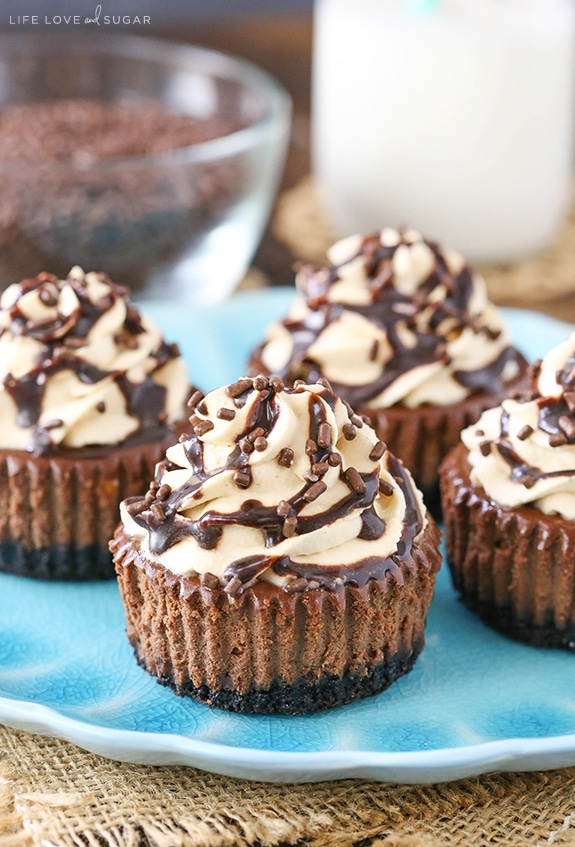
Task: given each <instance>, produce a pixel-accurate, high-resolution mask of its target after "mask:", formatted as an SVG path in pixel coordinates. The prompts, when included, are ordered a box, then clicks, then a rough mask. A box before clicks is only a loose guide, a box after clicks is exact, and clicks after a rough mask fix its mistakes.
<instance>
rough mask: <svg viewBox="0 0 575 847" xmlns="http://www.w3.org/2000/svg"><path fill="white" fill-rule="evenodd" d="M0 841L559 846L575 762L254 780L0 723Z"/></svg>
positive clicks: (570, 828) (183, 846)
mask: <svg viewBox="0 0 575 847" xmlns="http://www.w3.org/2000/svg"><path fill="white" fill-rule="evenodd" d="M0 745H1V750H2V761H1V763H0V833H2V834H1V835H0V847H52V846H53V845H55V847H232V845H233V847H256V846H257V847H288V845H290V847H291V845H294V846H295V845H297V846H298V847H304V845H305V847H368V845H369V847H453V846H454V845H461V847H488V845H489V847H491V845H500V847H511V845H520V847H543V845H549V844H554V845H558V847H559V846H561V847H565V846H566V845H571V847H572V845H575V768H569V769H568V770H562V771H549V772H546V773H532V774H516V775H512V774H502V775H499V776H485V777H481V778H475V779H467V780H462V781H459V782H454V783H446V784H443V785H439V786H394V785H386V784H383V783H377V782H369V781H366V780H355V781H352V780H344V781H339V782H324V783H317V784H314V785H263V784H258V783H253V782H247V781H245V780H238V779H231V778H228V777H221V776H215V775H212V774H208V773H203V772H201V771H197V770H194V769H192V768H183V767H173V768H169V767H146V766H142V765H129V764H121V763H118V762H113V761H109V760H107V759H103V758H101V757H99V756H95V755H92V754H90V753H85V752H83V751H81V750H78V749H77V748H76V747H74V746H72V745H71V744H68V743H66V742H64V741H60V740H57V739H49V738H41V737H39V736H36V735H30V734H28V733H25V732H19V731H18V732H17V731H15V730H10V729H6V728H0Z"/></svg>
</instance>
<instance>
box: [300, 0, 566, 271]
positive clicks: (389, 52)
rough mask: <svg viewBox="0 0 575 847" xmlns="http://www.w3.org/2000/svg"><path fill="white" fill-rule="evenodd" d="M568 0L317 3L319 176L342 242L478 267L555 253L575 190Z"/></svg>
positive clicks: (315, 148) (315, 140)
mask: <svg viewBox="0 0 575 847" xmlns="http://www.w3.org/2000/svg"><path fill="white" fill-rule="evenodd" d="M574 21H575V7H574V4H573V2H572V0H439V1H438V2H437V0H436V2H434V0H403V2H400V0H316V6H315V21H314V65H313V107H312V157H313V171H314V175H315V177H316V180H317V182H318V183H319V186H320V189H321V192H322V196H323V201H324V207H325V213H326V215H327V216H328V218H329V219H330V221H331V223H332V225H334V227H335V228H336V229H337V230H339V232H340V234H342V235H345V234H350V233H352V232H364V233H367V232H371V231H374V230H377V229H381V228H382V227H383V226H398V225H402V224H403V225H406V226H410V227H415V228H417V229H419V230H420V231H422V232H423V233H424V234H425V235H426V237H428V238H432V239H436V240H439V241H442V242H444V243H445V244H448V245H449V246H450V247H454V248H456V249H458V250H460V251H461V252H462V253H464V255H465V256H466V258H468V259H469V260H470V261H481V262H507V261H512V260H515V259H519V258H521V257H523V256H527V255H529V254H532V253H534V252H536V251H538V250H540V249H541V248H543V247H544V246H545V245H547V244H548V243H549V241H550V240H551V239H552V237H553V236H554V234H556V231H557V228H558V226H559V224H560V223H561V220H562V218H563V216H564V214H565V211H566V208H567V205H568V202H569V198H570V193H571V186H572V174H573V164H574V145H573V137H574V134H573V128H574V120H573V117H574V111H575V49H574V47H575V37H574V33H575V24H574Z"/></svg>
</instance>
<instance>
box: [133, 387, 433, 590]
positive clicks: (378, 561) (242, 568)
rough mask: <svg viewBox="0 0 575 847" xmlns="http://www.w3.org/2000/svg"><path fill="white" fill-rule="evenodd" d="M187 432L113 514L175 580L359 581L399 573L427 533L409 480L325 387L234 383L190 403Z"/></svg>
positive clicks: (230, 585) (237, 585) (233, 586)
mask: <svg viewBox="0 0 575 847" xmlns="http://www.w3.org/2000/svg"><path fill="white" fill-rule="evenodd" d="M196 399H197V398H196ZM191 423H192V426H193V433H192V434H191V435H189V436H182V439H183V440H181V441H180V442H179V443H178V444H176V445H174V446H173V447H171V448H170V449H169V450H168V451H167V454H166V460H165V461H164V462H163V463H161V464H160V465H159V466H158V472H157V475H156V479H155V481H154V482H153V483H152V486H151V488H150V491H149V492H148V494H147V495H146V496H145V497H143V498H142V497H134V498H130V499H129V500H127V501H125V502H124V503H123V504H122V507H121V509H122V520H123V523H124V527H125V529H126V531H127V532H128V533H129V534H131V535H133V536H136V537H138V538H139V539H140V544H141V548H142V550H143V552H144V554H145V556H146V557H147V558H150V559H152V560H153V561H154V562H156V563H159V564H161V565H163V566H164V567H166V568H167V569H168V570H170V571H172V572H174V573H177V574H190V573H197V574H210V575H213V576H215V577H217V579H218V580H219V581H220V582H221V583H222V584H224V585H225V586H226V590H228V592H229V593H230V594H234V593H236V592H237V591H240V590H242V588H243V587H245V586H246V585H249V584H251V583H252V582H253V581H254V580H256V579H264V580H268V581H271V582H275V583H277V584H280V585H290V584H295V582H296V581H297V580H299V582H298V583H297V584H298V585H299V584H302V583H303V581H305V580H307V581H308V582H310V581H311V582H313V581H314V580H315V581H316V582H318V583H324V584H329V585H333V584H341V583H343V582H347V581H349V580H353V581H356V582H358V583H359V584H364V583H365V582H366V581H367V580H368V579H369V578H370V577H371V576H375V575H380V576H383V574H384V573H385V572H386V571H394V572H398V566H397V562H396V561H395V560H394V557H396V558H397V557H399V558H401V556H403V555H407V554H408V553H409V549H410V546H411V541H412V540H413V538H414V537H416V536H418V535H419V533H420V532H421V531H422V530H423V528H424V526H425V521H426V518H425V509H424V507H423V502H422V499H421V495H420V494H419V492H418V491H417V489H416V488H415V486H414V484H413V481H412V479H411V477H410V475H409V473H408V472H407V471H406V470H405V469H404V468H403V467H402V465H401V464H400V463H399V461H398V460H397V459H395V458H394V457H393V456H391V455H390V454H389V453H388V452H387V451H386V449H385V445H384V444H383V443H382V442H380V441H379V440H378V439H377V436H376V435H375V433H374V431H373V430H372V429H371V428H370V427H369V426H367V425H365V424H364V423H363V421H362V420H361V419H359V418H358V417H357V416H356V415H354V414H353V412H351V410H350V409H349V408H348V407H346V405H345V404H344V403H343V402H342V401H341V400H340V399H339V398H338V397H336V395H335V394H333V392H332V391H331V390H330V389H329V388H328V387H327V386H325V385H304V384H298V385H297V386H296V387H295V388H293V389H285V390H284V389H283V385H282V383H281V380H279V379H277V378H274V377H272V379H271V380H270V381H268V380H267V379H266V378H264V377H257V378H256V379H255V380H254V381H252V380H251V379H247V378H243V379H242V380H239V382H238V383H236V384H234V385H232V386H227V387H226V388H220V389H217V390H215V391H212V392H211V393H209V394H208V395H207V396H206V397H205V398H204V399H201V398H200V399H198V402H197V406H196V409H195V414H194V415H193V416H192V418H191Z"/></svg>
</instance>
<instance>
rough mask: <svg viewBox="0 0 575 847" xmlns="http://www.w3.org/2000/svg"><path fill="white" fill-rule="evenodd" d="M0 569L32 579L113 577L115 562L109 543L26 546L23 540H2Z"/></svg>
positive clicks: (66, 580)
mask: <svg viewBox="0 0 575 847" xmlns="http://www.w3.org/2000/svg"><path fill="white" fill-rule="evenodd" d="M0 571H3V572H4V573H11V574H14V575H15V576H26V577H30V578H32V579H51V580H52V579H53V580H60V581H63V582H72V581H86V580H100V579H112V578H113V577H114V576H115V573H114V564H113V562H112V559H111V557H110V552H109V550H108V548H107V547H104V546H102V545H99V544H87V545H86V546H84V547H76V546H75V545H73V544H54V545H52V546H50V547H40V548H38V549H31V550H30V549H26V548H25V547H24V546H23V545H22V544H20V543H19V542H14V541H6V542H4V543H3V544H1V543H0Z"/></svg>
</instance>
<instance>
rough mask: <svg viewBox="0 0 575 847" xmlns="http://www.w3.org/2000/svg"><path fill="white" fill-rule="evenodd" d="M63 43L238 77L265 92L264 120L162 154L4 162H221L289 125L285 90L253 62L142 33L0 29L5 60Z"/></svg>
mask: <svg viewBox="0 0 575 847" xmlns="http://www.w3.org/2000/svg"><path fill="white" fill-rule="evenodd" d="M63 44H65V45H66V50H65V55H66V56H74V55H75V54H86V53H87V54H92V55H101V56H110V57H116V58H126V59H139V60H140V61H144V62H152V63H155V64H158V65H165V66H169V65H172V66H173V67H174V69H176V68H178V67H179V68H182V69H183V68H185V67H186V66H188V67H190V68H192V69H194V70H197V71H199V72H200V73H202V74H204V75H208V76H212V77H218V78H220V79H233V80H239V81H240V82H241V83H242V84H243V85H244V86H246V85H247V86H251V87H252V88H254V89H257V90H259V91H260V92H261V93H262V94H263V95H264V97H265V98H266V101H267V102H266V108H265V109H264V113H263V115H262V116H261V117H260V118H258V119H257V120H256V121H254V122H253V123H251V124H249V125H248V126H246V127H243V128H242V129H239V130H235V131H234V132H230V133H228V134H227V135H222V136H218V137H217V138H212V139H209V140H207V141H200V142H197V143H195V144H190V145H187V146H185V147H177V148H175V149H174V150H167V151H163V152H161V153H151V154H147V155H144V156H123V157H114V158H110V159H103V160H96V161H95V162H92V163H89V164H80V163H77V162H39V163H31V162H20V161H14V160H11V159H1V158H0V164H2V163H4V164H6V165H9V166H10V167H11V168H14V169H18V170H34V171H37V170H49V171H50V172H54V171H57V170H64V171H66V172H68V173H69V172H75V171H76V172H79V173H81V172H84V173H89V172H94V171H114V170H126V169H137V168H161V167H171V166H173V165H185V164H194V163H196V162H210V161H217V160H219V159H224V158H226V157H230V156H233V155H237V154H239V153H242V152H245V151H246V150H249V149H250V148H252V147H256V146H257V145H258V144H259V143H261V141H262V140H264V139H265V138H266V137H268V136H270V135H271V136H273V135H274V134H278V135H279V136H280V137H281V136H282V135H283V134H284V133H285V132H287V130H288V129H289V124H290V118H291V106H292V101H291V97H290V95H289V94H288V92H287V91H286V89H285V88H284V87H283V86H282V85H281V84H280V83H279V82H278V81H277V80H276V79H275V77H273V76H272V75H271V74H270V73H268V72H267V71H265V70H264V69H263V68H260V67H259V66H258V65H255V64H254V63H253V62H250V61H248V60H247V59H243V58H240V57H238V56H233V55H231V54H229V53H223V52H221V51H219V50H213V49H210V48H207V47H199V46H197V45H194V44H180V43H178V42H174V41H168V40H165V41H164V40H162V39H157V38H148V37H146V36H140V35H106V36H105V40H104V38H102V39H99V38H98V40H94V38H93V37H90V36H87V35H85V34H83V35H78V36H77V35H75V36H74V38H73V39H70V37H69V34H68V37H66V34H65V33H54V32H51V33H42V35H40V34H39V33H35V32H29V31H28V32H22V33H16V34H12V33H10V34H8V33H0V56H1V57H2V59H3V60H6V59H8V60H9V59H11V58H13V57H15V56H18V57H20V56H24V57H25V56H26V55H32V56H33V57H34V58H36V57H41V58H44V57H46V58H47V57H50V56H56V55H58V53H59V52H60V51H61V48H62V45H63ZM32 46H33V49H32ZM62 99H64V98H62ZM88 99H89V98H88ZM30 102H33V101H30ZM40 102H45V101H40ZM11 105H12V104H11Z"/></svg>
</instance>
